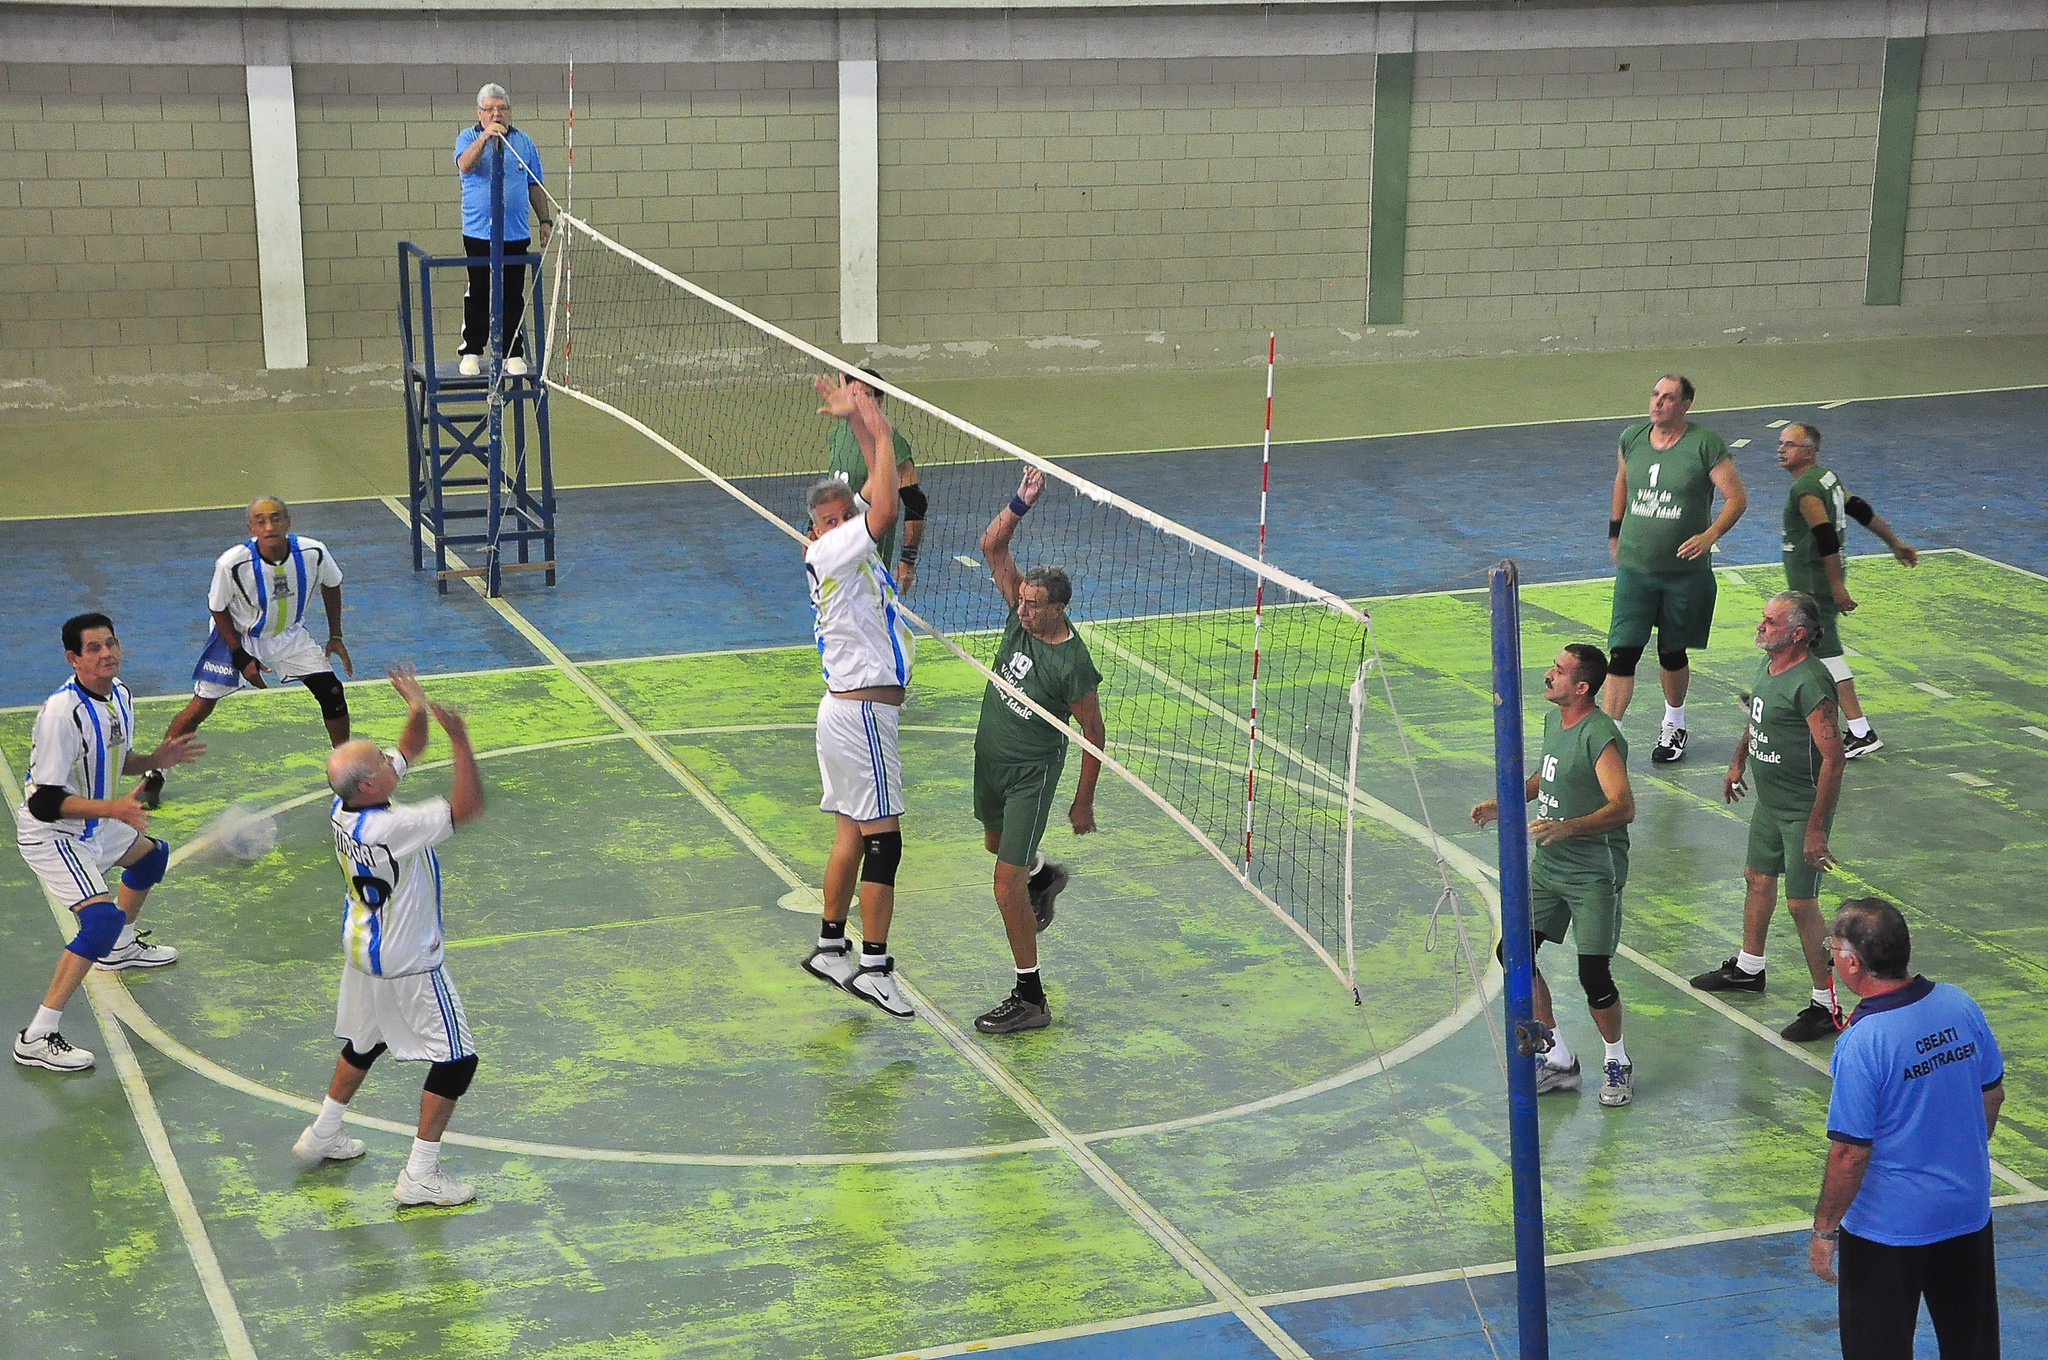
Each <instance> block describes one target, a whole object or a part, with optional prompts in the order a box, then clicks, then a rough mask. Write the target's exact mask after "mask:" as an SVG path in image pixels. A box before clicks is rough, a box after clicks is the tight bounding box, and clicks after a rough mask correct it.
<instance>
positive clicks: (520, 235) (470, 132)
mask: <svg viewBox="0 0 2048 1360" xmlns="http://www.w3.org/2000/svg"><path fill="white" fill-rule="evenodd" d="M483 135H484V129H483V125H482V124H481V123H477V124H472V125H471V126H469V127H466V128H464V129H463V130H462V131H461V132H460V133H458V134H457V135H456V138H455V158H456V159H457V160H460V159H462V153H463V152H465V151H467V150H469V144H470V143H471V142H474V141H475V140H476V139H477V138H479V137H481V136H483ZM505 142H506V144H507V146H509V147H510V149H511V151H513V152H517V153H518V155H517V157H516V158H515V157H514V156H513V155H511V154H509V153H508V154H507V155H506V157H505V239H506V240H508V241H527V240H531V239H532V238H533V229H532V228H531V227H530V226H529V225H528V224H527V220H526V219H527V202H526V186H527V185H528V184H539V183H540V182H541V176H540V150H539V148H537V147H536V146H534V144H533V138H531V137H529V136H527V135H526V134H525V133H523V132H521V131H520V130H519V129H518V128H507V129H506V130H505ZM491 156H492V152H491V150H490V148H489V147H486V148H484V154H483V155H482V156H481V157H479V158H478V160H477V163H476V169H475V170H473V171H471V172H470V173H469V174H467V175H461V176H460V177H459V178H460V179H461V180H462V234H463V235H464V236H473V237H475V238H476V239H477V240H479V241H488V240H490V239H491ZM522 160H523V161H525V162H526V164H525V165H521V164H520V163H519V162H520V161H522ZM529 166H530V167H532V174H531V175H529V174H528V173H527V169H528V167H529Z"/></svg>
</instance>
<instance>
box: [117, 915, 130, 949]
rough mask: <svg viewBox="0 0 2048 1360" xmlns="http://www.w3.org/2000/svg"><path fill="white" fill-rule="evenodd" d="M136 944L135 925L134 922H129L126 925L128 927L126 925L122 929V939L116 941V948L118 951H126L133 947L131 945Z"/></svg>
mask: <svg viewBox="0 0 2048 1360" xmlns="http://www.w3.org/2000/svg"><path fill="white" fill-rule="evenodd" d="M134 943H135V923H134V922H133V921H130V922H128V924H126V925H124V926H122V927H121V938H119V939H118V940H115V941H114V948H116V949H126V948H127V947H128V946H129V945H131V944H134Z"/></svg>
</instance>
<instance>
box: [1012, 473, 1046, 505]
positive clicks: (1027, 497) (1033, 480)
mask: <svg viewBox="0 0 2048 1360" xmlns="http://www.w3.org/2000/svg"><path fill="white" fill-rule="evenodd" d="M1044 494H1045V474H1044V473H1043V472H1040V471H1039V470H1038V469H1037V468H1035V467H1027V468H1025V469H1024V476H1023V478H1022V479H1021V480H1019V481H1018V483H1017V499H1018V500H1020V501H1022V502H1024V503H1025V504H1026V505H1036V504H1038V498H1039V497H1040V496H1042V495H1044Z"/></svg>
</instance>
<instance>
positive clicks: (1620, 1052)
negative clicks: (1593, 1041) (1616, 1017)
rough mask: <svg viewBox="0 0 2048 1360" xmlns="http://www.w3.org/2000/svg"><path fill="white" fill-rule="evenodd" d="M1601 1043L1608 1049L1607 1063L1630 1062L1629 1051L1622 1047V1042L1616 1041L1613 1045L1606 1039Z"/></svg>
mask: <svg viewBox="0 0 2048 1360" xmlns="http://www.w3.org/2000/svg"><path fill="white" fill-rule="evenodd" d="M1601 1042H1602V1043H1603V1044H1606V1048H1607V1057H1606V1059H1605V1061H1607V1062H1618V1063H1626V1062H1628V1050H1627V1049H1625V1048H1623V1047H1622V1046H1621V1040H1619V1039H1616V1040H1615V1041H1614V1042H1613V1043H1611V1044H1608V1043H1607V1042H1606V1040H1604V1039H1603V1040H1601Z"/></svg>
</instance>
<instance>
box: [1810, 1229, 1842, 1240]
mask: <svg viewBox="0 0 2048 1360" xmlns="http://www.w3.org/2000/svg"><path fill="white" fill-rule="evenodd" d="M1813 1235H1814V1236H1815V1237H1817V1238H1819V1239H1820V1240H1821V1241H1823V1242H1839V1241H1840V1240H1841V1238H1842V1230H1841V1229H1840V1228H1829V1229H1828V1230H1827V1231H1826V1232H1822V1231H1821V1230H1820V1229H1819V1228H1815V1229H1814V1230H1813Z"/></svg>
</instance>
